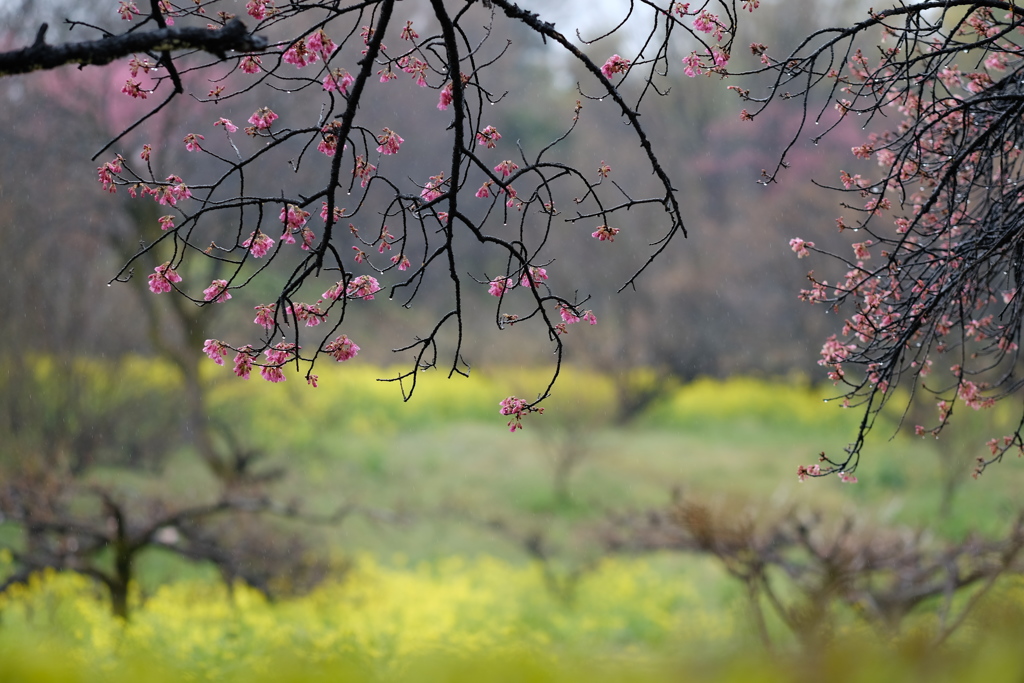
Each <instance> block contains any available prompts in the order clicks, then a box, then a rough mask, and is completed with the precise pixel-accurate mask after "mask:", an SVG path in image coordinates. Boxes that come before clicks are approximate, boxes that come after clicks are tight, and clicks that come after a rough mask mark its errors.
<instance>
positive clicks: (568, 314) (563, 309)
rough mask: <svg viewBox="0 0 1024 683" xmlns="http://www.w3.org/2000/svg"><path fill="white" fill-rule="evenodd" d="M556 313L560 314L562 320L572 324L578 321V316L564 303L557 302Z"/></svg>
mask: <svg viewBox="0 0 1024 683" xmlns="http://www.w3.org/2000/svg"><path fill="white" fill-rule="evenodd" d="M558 314H559V315H560V316H562V322H564V323H566V324H568V325H572V324H574V323H578V322H579V321H580V317H579V316H578V315H576V313H574V312H573V310H572V309H571V308H569V307H568V306H566V305H565V304H558Z"/></svg>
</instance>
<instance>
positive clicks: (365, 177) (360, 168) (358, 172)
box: [352, 155, 377, 187]
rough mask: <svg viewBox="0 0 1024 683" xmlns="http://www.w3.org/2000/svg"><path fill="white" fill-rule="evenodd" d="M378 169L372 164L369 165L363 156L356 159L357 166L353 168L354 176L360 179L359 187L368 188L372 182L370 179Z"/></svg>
mask: <svg viewBox="0 0 1024 683" xmlns="http://www.w3.org/2000/svg"><path fill="white" fill-rule="evenodd" d="M376 170H377V167H376V166H374V165H373V164H371V163H368V162H367V161H366V159H364V158H363V156H362V155H359V156H357V157H356V163H355V166H353V168H352V175H354V176H355V177H357V178H359V186H360V187H366V185H367V184H368V183H369V182H370V178H371V177H373V174H374V173H375V172H376Z"/></svg>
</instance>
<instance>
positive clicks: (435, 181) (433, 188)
mask: <svg viewBox="0 0 1024 683" xmlns="http://www.w3.org/2000/svg"><path fill="white" fill-rule="evenodd" d="M443 185H444V173H438V174H437V175H432V176H430V180H429V181H427V184H426V185H424V186H423V189H422V190H421V191H420V197H422V198H423V201H426V202H432V201H434V200H435V199H440V198H441V197H443V196H444V195H443V194H442V192H441V187H442V186H443Z"/></svg>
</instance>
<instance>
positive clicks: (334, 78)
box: [323, 69, 356, 95]
mask: <svg viewBox="0 0 1024 683" xmlns="http://www.w3.org/2000/svg"><path fill="white" fill-rule="evenodd" d="M355 82H356V79H355V77H353V76H352V74H350V73H349V72H348V71H345V70H344V69H331V72H330V73H329V74H327V75H326V76H324V86H323V87H324V90H326V91H327V92H333V91H335V90H337V91H339V92H341V94H343V95H347V94H348V89H349V88H350V87H352V84H353V83H355Z"/></svg>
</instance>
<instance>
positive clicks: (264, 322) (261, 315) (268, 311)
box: [253, 304, 277, 330]
mask: <svg viewBox="0 0 1024 683" xmlns="http://www.w3.org/2000/svg"><path fill="white" fill-rule="evenodd" d="M253 310H254V311H256V319H255V320H253V322H254V323H256V324H257V325H261V326H262V327H264V328H266V329H268V330H272V329H274V313H275V312H276V311H277V304H259V305H258V306H255V307H254V308H253Z"/></svg>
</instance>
